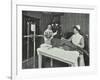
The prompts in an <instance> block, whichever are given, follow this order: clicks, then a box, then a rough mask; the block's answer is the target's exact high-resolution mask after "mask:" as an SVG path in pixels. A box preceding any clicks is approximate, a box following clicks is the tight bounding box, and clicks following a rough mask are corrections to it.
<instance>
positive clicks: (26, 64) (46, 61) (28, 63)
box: [22, 56, 70, 69]
mask: <svg viewBox="0 0 100 80" xmlns="http://www.w3.org/2000/svg"><path fill="white" fill-rule="evenodd" d="M33 60H34V59H33V57H32V58H29V59H28V60H25V61H23V63H22V69H33V68H38V57H37V56H36V59H35V67H34V63H33V62H34V61H33ZM69 66H70V65H68V64H66V63H63V62H60V61H57V60H53V67H69ZM42 68H51V66H50V58H48V57H45V56H43V57H42Z"/></svg>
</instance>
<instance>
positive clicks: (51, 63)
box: [50, 58, 53, 67]
mask: <svg viewBox="0 0 100 80" xmlns="http://www.w3.org/2000/svg"><path fill="white" fill-rule="evenodd" d="M50 66H51V67H53V59H52V58H51V60H50Z"/></svg>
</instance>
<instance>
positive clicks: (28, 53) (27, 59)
mask: <svg viewBox="0 0 100 80" xmlns="http://www.w3.org/2000/svg"><path fill="white" fill-rule="evenodd" d="M27 35H29V22H27ZM28 59H29V37H27V67H28Z"/></svg>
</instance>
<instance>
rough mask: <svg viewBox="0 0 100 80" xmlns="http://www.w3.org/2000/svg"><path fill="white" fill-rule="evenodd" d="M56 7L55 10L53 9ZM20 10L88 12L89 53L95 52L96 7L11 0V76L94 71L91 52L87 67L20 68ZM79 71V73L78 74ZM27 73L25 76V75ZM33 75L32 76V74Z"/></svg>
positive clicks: (38, 75)
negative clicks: (39, 3) (89, 62)
mask: <svg viewBox="0 0 100 80" xmlns="http://www.w3.org/2000/svg"><path fill="white" fill-rule="evenodd" d="M55 9H56V10H55ZM22 10H32V11H48V10H49V11H51V12H53V11H54V12H59V11H60V12H74V13H89V14H90V26H91V28H90V26H89V28H90V29H89V32H90V39H91V41H90V47H91V46H92V47H91V48H90V51H92V52H91V54H92V53H94V52H96V42H95V40H94V39H95V38H96V36H95V34H96V32H95V31H96V29H95V28H94V26H95V25H96V8H95V7H94V6H93V7H91V6H74V5H62V4H57V5H55V4H44V3H43V4H41V5H38V4H37V3H31V2H30V3H26V2H23V1H22V2H21V1H18V2H17V1H13V2H12V17H11V18H12V23H11V24H12V33H11V35H12V53H11V57H12V59H11V62H12V64H11V65H12V67H11V77H12V80H14V79H24V78H33V77H34V78H38V77H51V76H56V75H61V74H62V75H65V74H64V73H66V74H67V75H72V74H74V75H81V74H83V73H84V74H86V73H87V74H88V73H92V74H94V73H96V71H97V70H96V69H97V64H96V56H95V57H93V56H94V54H92V56H91V64H90V66H89V67H75V68H73V67H70V68H59V69H58V68H57V69H54V68H50V69H30V70H29V69H28V70H22V66H21V65H20V64H21V63H22V62H21V57H22V56H21V54H20V53H21V52H22V51H21V43H22V42H21V37H22V36H21V35H20V34H21V33H22V32H21V31H22V29H21V28H20V26H22V25H21V22H22V18H21V17H22V15H21V14H22V13H21V12H22ZM80 73H81V74H80ZM35 74H36V75H35ZM26 75H27V76H26ZM33 75H34V76H33Z"/></svg>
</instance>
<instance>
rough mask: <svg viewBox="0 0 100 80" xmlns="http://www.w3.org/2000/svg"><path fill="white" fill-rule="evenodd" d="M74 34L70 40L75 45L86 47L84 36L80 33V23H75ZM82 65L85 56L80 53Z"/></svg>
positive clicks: (82, 64) (81, 64)
mask: <svg viewBox="0 0 100 80" xmlns="http://www.w3.org/2000/svg"><path fill="white" fill-rule="evenodd" d="M73 30H74V35H72V37H71V38H70V39H69V40H68V41H71V42H72V43H73V44H74V45H75V46H78V47H80V48H84V37H83V36H82V35H81V34H80V25H75V26H74V27H73ZM79 64H80V66H84V65H85V64H84V57H83V54H80V61H79Z"/></svg>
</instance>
